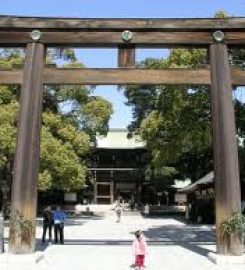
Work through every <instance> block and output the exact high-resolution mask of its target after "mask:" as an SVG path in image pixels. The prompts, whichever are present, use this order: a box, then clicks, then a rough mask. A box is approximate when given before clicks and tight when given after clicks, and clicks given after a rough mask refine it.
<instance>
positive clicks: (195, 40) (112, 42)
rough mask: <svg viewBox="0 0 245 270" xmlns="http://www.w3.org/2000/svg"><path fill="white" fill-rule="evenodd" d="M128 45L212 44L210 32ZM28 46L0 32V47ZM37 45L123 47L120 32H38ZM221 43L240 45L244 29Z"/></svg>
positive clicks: (151, 37)
mask: <svg viewBox="0 0 245 270" xmlns="http://www.w3.org/2000/svg"><path fill="white" fill-rule="evenodd" d="M132 33H133V38H132V41H130V42H129V45H130V44H131V46H134V45H137V47H162V48H163V47H181V46H187V47H188V46H189V47H190V46H191V47H194V46H196V47H202V46H207V45H210V44H211V43H212V42H213V37H212V32H195V33H193V32H134V31H133V32H132ZM29 42H32V39H31V32H30V31H25V32H19V31H17V32H9V31H0V47H1V46H2V47H12V46H25V44H26V43H29ZM40 42H42V43H44V44H46V45H47V46H51V47H52V46H57V47H58V46H71V47H117V46H126V45H127V44H125V42H123V41H122V39H121V32H101V31H100V32H87V31H86V32H69V31H68V32H65V31H63V32H42V35H41V38H40ZM225 43H227V44H228V45H244V44H245V29H244V30H243V31H241V32H226V33H225Z"/></svg>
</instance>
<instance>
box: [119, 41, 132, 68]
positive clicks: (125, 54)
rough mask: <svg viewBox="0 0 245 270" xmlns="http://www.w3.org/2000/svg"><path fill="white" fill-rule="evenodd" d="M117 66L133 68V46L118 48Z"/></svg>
mask: <svg viewBox="0 0 245 270" xmlns="http://www.w3.org/2000/svg"><path fill="white" fill-rule="evenodd" d="M118 66H119V67H134V66H135V46H134V45H120V46H119V48H118Z"/></svg>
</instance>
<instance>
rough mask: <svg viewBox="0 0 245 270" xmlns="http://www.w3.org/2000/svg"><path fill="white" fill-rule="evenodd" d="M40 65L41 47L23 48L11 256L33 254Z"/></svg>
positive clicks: (38, 148)
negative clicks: (23, 61) (24, 49)
mask: <svg viewBox="0 0 245 270" xmlns="http://www.w3.org/2000/svg"><path fill="white" fill-rule="evenodd" d="M43 65H44V45H43V44H41V43H29V44H27V48H26V55H25V64H24V73H23V81H22V87H21V101H20V118H19V123H18V138H17V148H16V154H15V164H14V177H13V183H12V194H11V220H10V242H9V251H10V252H11V253H14V254H25V253H32V252H34V251H35V233H36V208H37V180H38V171H39V159H40V131H41V116H42V100H43V81H42V75H43Z"/></svg>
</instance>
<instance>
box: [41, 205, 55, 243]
mask: <svg viewBox="0 0 245 270" xmlns="http://www.w3.org/2000/svg"><path fill="white" fill-rule="evenodd" d="M52 227H53V213H52V209H51V207H50V206H47V207H46V208H45V209H44V211H43V236H42V242H43V243H45V238H46V232H47V230H48V236H49V243H51V242H52Z"/></svg>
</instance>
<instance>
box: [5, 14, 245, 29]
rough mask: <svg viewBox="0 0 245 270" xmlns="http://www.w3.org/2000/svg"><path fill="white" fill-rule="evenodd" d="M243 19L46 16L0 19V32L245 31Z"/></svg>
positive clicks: (6, 17) (244, 20) (244, 19)
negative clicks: (30, 30) (17, 30)
mask: <svg viewBox="0 0 245 270" xmlns="http://www.w3.org/2000/svg"><path fill="white" fill-rule="evenodd" d="M244 25H245V18H226V19H218V18H213V19H208V18H201V19H196V18H195V19H191V18H188V19H187V18H184V19H78V18H47V17H15V16H0V29H7V30H14V29H19V30H20V29H34V28H37V29H41V30H42V29H49V30H52V29H55V30H61V31H64V30H66V29H67V30H72V29H74V30H75V31H80V30H93V31H94V30H99V31H109V30H113V31H116V30H117V31H121V30H126V29H128V30H134V29H136V30H144V31H145V30H148V31H149V30H154V31H156V30H164V31H186V30H187V31H189V30H191V31H199V30H205V31H210V30H214V29H217V30H222V29H227V30H232V29H236V30H239V29H244Z"/></svg>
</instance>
